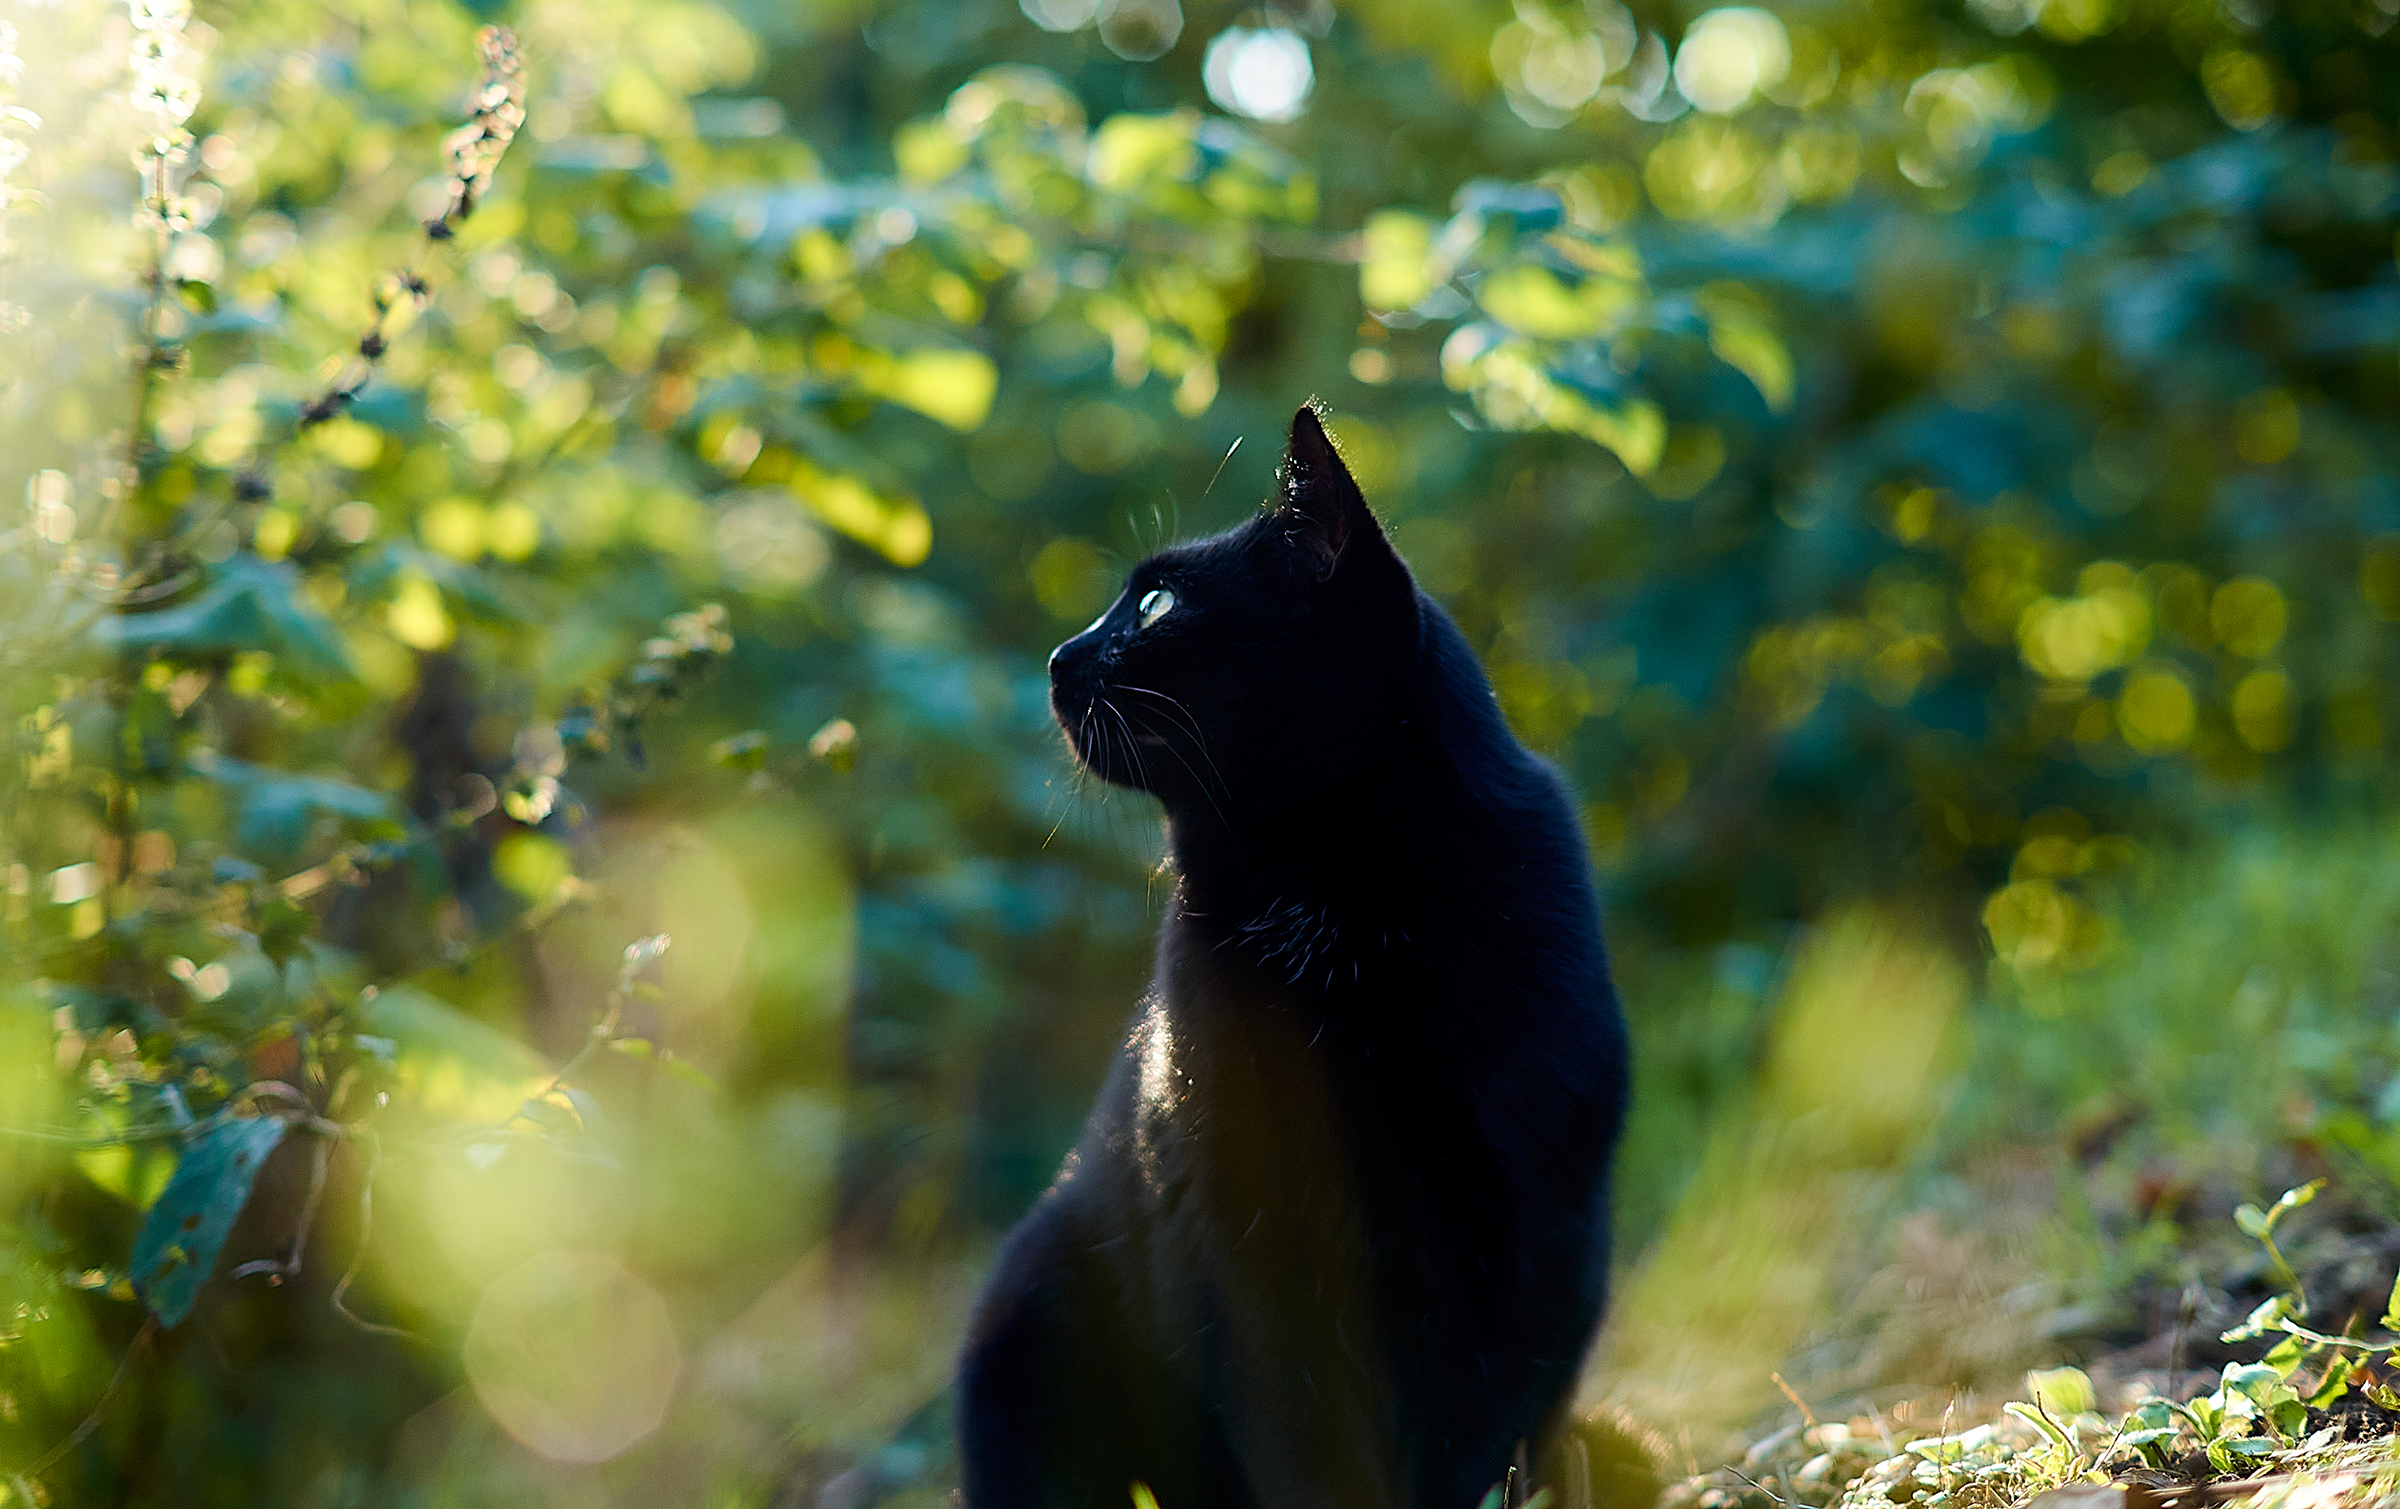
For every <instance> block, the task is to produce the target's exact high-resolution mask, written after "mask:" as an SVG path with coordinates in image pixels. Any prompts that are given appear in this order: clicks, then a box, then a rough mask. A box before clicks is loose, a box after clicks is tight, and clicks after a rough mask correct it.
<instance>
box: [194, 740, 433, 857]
mask: <svg viewBox="0 0 2400 1509" xmlns="http://www.w3.org/2000/svg"><path fill="white" fill-rule="evenodd" d="M190 764H191V767H192V769H193V770H194V771H196V772H198V773H199V774H201V775H203V776H206V777H207V778H208V779H210V780H212V781H215V782H216V783H217V784H218V785H220V786H224V787H226V788H227V789H229V790H231V791H233V792H234V793H235V794H236V795H237V796H238V797H239V798H240V800H241V807H242V815H241V821H240V822H239V823H238V824H237V825H236V827H235V830H234V836H235V837H236V838H237V839H238V840H239V841H240V843H241V845H242V847H243V848H244V849H246V850H248V851H250V852H251V853H253V854H257V855H260V856H262V857H266V858H278V859H279V858H284V857H288V856H289V855H291V854H292V853H293V852H294V851H296V850H297V849H298V848H299V847H300V844H301V841H302V840H303V839H305V838H306V837H307V836H308V825H309V823H310V822H311V821H313V820H314V819H315V818H317V817H319V816H330V817H336V818H340V819H342V820H343V821H344V822H346V823H350V824H355V825H358V826H360V827H363V828H366V829H368V830H369V831H370V832H373V833H375V834H378V835H381V836H385V837H390V836H394V835H397V834H399V833H401V832H404V831H406V829H405V825H404V824H403V823H402V822H401V820H400V809H399V807H398V806H397V805H396V804H395V803H394V802H393V800H392V798H391V796H390V794H389V793H387V792H382V791H370V790H368V789H367V788H366V787H364V786H353V785H351V784H350V783H349V782H347V781H337V780H333V779H330V778H328V777H325V776H315V775H294V774H292V773H291V772H289V771H283V770H273V769H270V768H268V767H267V766H264V765H253V764H251V763H249V762H248V761H246V760H236V759H231V758H229V757H227V756H225V755H221V754H218V753H217V752H216V751H215V750H210V749H201V750H195V751H193V753H192V756H191V760H190Z"/></svg>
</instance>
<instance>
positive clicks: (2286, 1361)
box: [2259, 1335, 2313, 1378]
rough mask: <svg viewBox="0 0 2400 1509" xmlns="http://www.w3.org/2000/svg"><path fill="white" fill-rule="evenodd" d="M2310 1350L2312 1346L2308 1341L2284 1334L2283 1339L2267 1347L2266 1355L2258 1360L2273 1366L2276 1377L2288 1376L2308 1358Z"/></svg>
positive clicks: (2298, 1368) (2297, 1369)
mask: <svg viewBox="0 0 2400 1509" xmlns="http://www.w3.org/2000/svg"><path fill="white" fill-rule="evenodd" d="M2311 1350H2313V1348H2312V1347H2311V1346H2310V1345H2309V1343H2307V1342H2305V1341H2302V1340H2301V1339H2300V1338H2299V1337H2297V1336H2291V1335H2286V1336H2285V1337H2284V1338H2283V1340H2281V1341H2279V1342H2277V1343H2275V1345H2274V1346H2272V1347H2270V1348H2268V1349H2267V1355H2266V1356H2264V1357H2261V1358H2260V1359H2259V1362H2260V1363H2262V1364H2263V1365H2265V1366H2267V1367H2271V1368H2273V1369H2274V1370H2275V1376H2276V1377H2278V1378H2289V1377H2291V1376H2292V1374H2294V1373H2296V1372H2298V1371H2299V1370H2300V1364H2301V1363H2303V1362H2306V1361H2307V1360H2308V1354H2309V1352H2310V1351H2311Z"/></svg>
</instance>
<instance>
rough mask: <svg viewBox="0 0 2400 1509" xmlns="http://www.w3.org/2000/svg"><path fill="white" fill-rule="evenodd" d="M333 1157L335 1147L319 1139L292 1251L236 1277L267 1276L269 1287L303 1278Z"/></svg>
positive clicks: (243, 1267) (254, 1264) (236, 1271)
mask: <svg viewBox="0 0 2400 1509" xmlns="http://www.w3.org/2000/svg"><path fill="white" fill-rule="evenodd" d="M332 1156H333V1144H332V1143H331V1142H330V1141H327V1140H325V1139H323V1138H320V1139H318V1141H317V1144H316V1146H315V1148H314V1149H313V1150H312V1152H311V1156H310V1159H309V1168H308V1197H307V1198H306V1199H304V1200H302V1201H301V1202H300V1220H299V1222H298V1224H297V1225H296V1226H295V1227H294V1228H293V1231H292V1245H291V1250H290V1251H289V1252H287V1253H286V1254H285V1255H284V1256H282V1257H280V1258H259V1259H257V1260H256V1261H255V1262H248V1263H244V1264H242V1265H241V1266H240V1267H238V1268H236V1269H234V1270H233V1277H235V1278H248V1277H250V1276H251V1275H252V1274H254V1273H263V1274H266V1275H267V1281H268V1282H269V1283H274V1284H280V1283H282V1282H283V1281H284V1280H285V1279H287V1278H298V1277H299V1276H300V1259H301V1255H302V1254H303V1253H305V1252H306V1251H307V1250H308V1232H309V1228H310V1227H311V1226H314V1225H315V1224H316V1220H317V1203H318V1202H319V1201H320V1200H322V1199H323V1198H324V1197H325V1165H326V1164H327V1163H328V1162H330V1161H331V1159H332Z"/></svg>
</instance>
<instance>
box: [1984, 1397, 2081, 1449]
mask: <svg viewBox="0 0 2400 1509" xmlns="http://www.w3.org/2000/svg"><path fill="white" fill-rule="evenodd" d="M2001 1408H2002V1409H2004V1410H2006V1411H2007V1412H2008V1413H2009V1414H2012V1415H2014V1416H2016V1417H2017V1418H2018V1419H2020V1420H2022V1421H2024V1422H2025V1423H2026V1424H2027V1425H2030V1426H2032V1427H2033V1428H2034V1429H2035V1430H2038V1431H2040V1432H2041V1433H2042V1434H2043V1435H2045V1436H2047V1437H2049V1439H2050V1442H2051V1444H2053V1445H2055V1446H2072V1445H2074V1441H2073V1440H2072V1439H2071V1438H2070V1437H2069V1436H2068V1435H2067V1433H2066V1432H2065V1431H2064V1430H2061V1429H2060V1428H2059V1427H2058V1424H2057V1422H2056V1421H2054V1420H2052V1419H2050V1417H2049V1416H2047V1415H2045V1414H2043V1413H2042V1412H2041V1411H2040V1410H2039V1409H2036V1408H2035V1407H2034V1406H2032V1405H2030V1404H2018V1403H2014V1402H2011V1403H2008V1404H2004V1405H2002V1406H2001Z"/></svg>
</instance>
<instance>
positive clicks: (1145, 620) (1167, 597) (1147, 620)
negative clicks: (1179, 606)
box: [1134, 587, 1175, 629]
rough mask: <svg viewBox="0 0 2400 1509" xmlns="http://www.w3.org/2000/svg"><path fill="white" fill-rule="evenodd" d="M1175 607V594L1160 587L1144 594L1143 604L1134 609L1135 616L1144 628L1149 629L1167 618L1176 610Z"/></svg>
mask: <svg viewBox="0 0 2400 1509" xmlns="http://www.w3.org/2000/svg"><path fill="white" fill-rule="evenodd" d="M1174 607H1175V594H1174V593H1172V592H1169V591H1168V590H1167V589H1166V588H1164V587H1158V588H1154V589H1152V590H1151V591H1148V592H1145V593H1143V594H1142V601H1141V604H1140V605H1139V606H1138V607H1136V608H1135V609H1134V615H1135V617H1137V618H1139V619H1140V620H1141V624H1142V627H1143V628H1145V629H1147V628H1149V627H1150V626H1151V625H1152V624H1154V623H1156V622H1158V621H1159V620H1160V619H1162V618H1164V617H1166V616H1167V614H1168V613H1170V612H1172V611H1173V610H1174Z"/></svg>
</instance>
